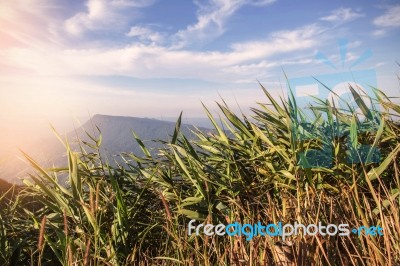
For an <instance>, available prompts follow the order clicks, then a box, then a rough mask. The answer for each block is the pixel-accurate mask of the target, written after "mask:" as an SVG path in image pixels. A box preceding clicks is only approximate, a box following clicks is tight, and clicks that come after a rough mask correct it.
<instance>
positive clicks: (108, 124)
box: [0, 115, 211, 183]
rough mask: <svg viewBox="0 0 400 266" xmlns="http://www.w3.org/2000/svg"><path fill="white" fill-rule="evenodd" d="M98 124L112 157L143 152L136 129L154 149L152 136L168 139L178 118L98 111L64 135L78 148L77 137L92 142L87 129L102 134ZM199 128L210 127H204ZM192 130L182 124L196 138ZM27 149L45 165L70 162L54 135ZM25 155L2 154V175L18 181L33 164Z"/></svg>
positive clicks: (147, 144) (106, 151)
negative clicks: (132, 115) (108, 113)
mask: <svg viewBox="0 0 400 266" xmlns="http://www.w3.org/2000/svg"><path fill="white" fill-rule="evenodd" d="M96 126H97V127H98V128H99V129H100V131H101V135H102V144H101V151H102V153H103V154H105V155H106V156H107V157H108V158H109V160H110V161H112V160H113V158H112V156H113V155H118V154H121V153H122V152H132V153H134V154H138V155H142V154H143V153H142V151H141V149H140V147H139V145H138V144H137V142H136V141H135V139H134V137H133V133H132V132H133V131H134V132H135V133H136V134H137V135H138V136H139V138H140V139H141V140H142V141H143V142H144V144H145V145H146V146H147V147H148V148H149V149H153V150H155V149H157V148H159V147H160V143H158V142H154V141H153V140H165V141H166V140H169V139H171V136H172V135H173V132H174V129H175V122H169V121H161V120H157V119H151V118H137V117H125V116H109V115H95V116H93V117H92V119H91V120H89V121H87V122H86V123H85V124H83V125H82V126H81V127H79V128H77V129H76V130H74V131H72V132H70V133H68V134H66V136H63V138H66V139H68V142H69V143H70V145H71V147H73V148H75V149H76V148H77V145H76V143H77V141H76V140H77V138H80V139H82V140H84V141H88V142H90V138H89V137H88V136H87V135H86V133H85V131H86V132H88V133H90V134H93V135H95V136H98V135H99V133H98V131H97V129H96ZM199 129H200V130H203V131H211V130H210V129H207V128H203V127H200V128H199ZM192 130H195V127H194V126H192V125H188V124H182V125H181V132H182V133H184V134H185V136H186V137H188V138H189V139H192V138H194V135H193V133H192ZM24 152H26V153H28V154H29V155H30V156H31V157H33V158H34V159H35V160H37V161H38V162H39V163H40V164H41V165H44V166H45V167H49V166H65V165H67V159H66V156H65V155H66V152H65V148H64V147H63V145H62V144H61V142H60V141H59V140H58V139H57V138H56V137H55V136H54V138H52V139H44V140H41V141H35V142H34V143H31V145H30V146H29V147H26V148H24ZM18 157H19V158H18ZM22 157H23V156H22V155H21V154H20V155H19V156H17V155H16V153H14V154H8V155H7V156H5V157H4V156H3V160H2V161H0V178H1V179H4V180H7V181H8V182H12V183H18V182H19V181H18V178H17V177H23V176H26V173H27V172H29V170H30V166H29V165H28V164H27V163H25V162H24V161H23V160H22V159H21V158H22Z"/></svg>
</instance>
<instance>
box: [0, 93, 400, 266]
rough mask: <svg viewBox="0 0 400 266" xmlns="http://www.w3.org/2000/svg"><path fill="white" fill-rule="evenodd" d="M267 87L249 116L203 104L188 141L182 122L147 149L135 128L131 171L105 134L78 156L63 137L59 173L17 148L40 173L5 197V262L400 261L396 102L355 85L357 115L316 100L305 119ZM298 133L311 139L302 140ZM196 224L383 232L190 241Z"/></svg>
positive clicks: (1, 231)
mask: <svg viewBox="0 0 400 266" xmlns="http://www.w3.org/2000/svg"><path fill="white" fill-rule="evenodd" d="M262 89H263V90H264V92H265V95H266V98H267V100H268V102H269V103H268V104H262V103H260V104H258V107H257V108H253V109H252V111H253V116H252V117H251V118H248V117H246V116H245V115H243V114H241V115H240V116H239V115H237V114H235V113H233V112H232V111H231V110H230V109H229V107H228V106H227V105H226V104H225V103H224V102H222V103H220V104H218V105H219V108H220V110H221V112H220V114H221V116H222V118H220V119H221V121H216V120H215V118H214V117H213V116H212V115H211V113H210V112H209V111H208V110H207V108H206V107H205V112H206V114H207V115H208V117H209V119H210V121H211V122H212V124H213V125H214V127H215V128H214V131H213V133H205V132H201V131H197V132H195V134H196V139H195V140H194V141H189V140H188V139H187V138H186V137H185V136H184V135H183V134H181V132H180V122H181V119H180V118H179V119H178V121H177V123H176V129H175V132H174V134H173V136H171V139H170V140H169V141H168V142H163V148H162V149H160V150H158V151H157V154H156V155H154V154H155V153H153V152H151V151H149V150H148V149H147V148H146V146H145V145H144V144H143V142H142V141H141V140H140V139H138V138H137V137H136V136H135V135H133V137H132V138H133V139H136V141H137V143H138V144H139V145H140V147H141V149H142V151H143V154H142V155H138V154H121V156H122V158H123V159H124V160H125V163H126V164H127V165H128V167H122V166H120V167H114V168H112V167H110V164H108V163H107V160H106V158H103V156H102V154H101V153H100V146H101V142H102V139H101V133H100V131H98V132H94V133H90V134H89V133H88V136H89V137H90V139H91V142H90V143H89V142H85V143H83V142H82V143H81V145H80V150H78V151H73V150H72V149H71V148H70V146H69V144H68V142H67V141H66V140H65V141H63V143H64V145H65V149H66V152H67V154H68V165H66V166H65V167H64V168H56V169H43V168H42V167H41V166H40V165H38V164H37V163H36V162H35V161H34V160H33V159H32V158H30V157H29V155H27V154H25V156H26V158H27V160H29V161H30V162H31V164H32V166H33V169H34V170H35V174H32V175H31V176H30V178H29V179H26V180H25V181H24V182H25V186H24V187H23V188H22V190H21V191H20V192H19V193H18V194H17V195H16V196H15V197H11V198H10V197H2V198H1V201H2V203H3V204H4V205H3V206H5V207H4V208H2V209H1V210H0V216H1V217H0V218H1V219H0V250H3V251H4V252H1V255H0V263H2V264H4V265H149V264H152V265H155V264H157V265H400V235H399V233H398V232H400V213H399V205H400V177H399V173H400V172H399V171H400V170H399V157H398V153H399V151H400V125H399V123H398V122H396V121H397V117H398V116H399V115H400V105H397V104H395V103H393V102H392V101H391V100H390V99H389V98H388V97H387V96H386V95H385V94H384V93H383V92H381V91H379V90H375V97H374V99H372V98H371V99H370V100H374V101H377V102H378V103H379V104H380V106H381V109H380V110H377V109H374V108H372V109H369V108H365V107H366V103H365V102H364V100H363V99H364V97H359V96H360V95H359V94H357V92H356V91H355V90H353V96H354V97H355V99H356V102H357V104H358V106H359V107H360V110H361V111H362V114H357V113H356V112H355V110H352V111H351V112H345V111H343V110H340V109H339V108H337V107H335V106H332V105H330V103H329V102H326V101H322V100H320V101H318V100H317V103H318V104H317V105H316V106H315V108H314V109H313V110H314V114H315V119H314V120H313V121H315V122H314V123H313V124H310V123H306V122H305V121H306V120H305V114H304V113H303V112H302V110H300V109H299V108H297V106H296V102H295V99H294V98H293V97H289V100H288V101H283V100H282V102H281V103H278V102H276V101H275V99H274V98H272V96H271V95H270V94H269V93H268V91H267V90H265V89H264V88H262ZM361 115H362V116H364V117H366V118H365V120H361ZM322 116H326V117H327V119H320V118H321V117H322ZM221 124H222V125H223V126H220V125H221ZM365 125H368V128H370V129H371V128H372V129H374V130H362V129H363V126H365ZM307 127H308V128H310V127H311V128H313V129H315V130H314V131H316V132H319V133H317V134H319V135H317V136H314V137H313V138H307V137H304V138H299V134H306V133H307ZM339 129H340V130H339ZM338 130H339V131H338ZM338 132H345V133H344V134H338ZM317 137H318V138H319V140H318V139H315V138H317ZM363 144H369V145H370V147H369V148H368V149H367V150H366V152H364V153H363V154H360V153H357V152H355V153H354V151H357V150H358V148H360V147H365V145H364V146H363ZM321 147H329V148H328V151H330V152H331V153H332V156H333V158H332V159H333V160H332V165H331V166H330V167H326V166H324V165H323V164H322V165H319V166H316V167H309V166H310V163H312V162H311V161H310V160H308V159H307V158H310V157H308V155H307V154H311V155H312V153H313V152H312V150H317V149H321ZM376 149H379V151H380V160H378V161H376V160H372V153H373V151H376ZM354 156H355V157H354ZM348 158H353V159H352V160H348ZM357 158H358V159H359V161H360V160H361V161H365V163H355V161H354V160H356V159H357ZM307 166H308V167H307ZM62 180H66V184H67V185H64V182H63V181H62ZM191 219H196V220H197V221H198V222H207V223H213V224H218V223H224V224H227V223H232V222H236V221H237V222H240V223H242V224H243V223H251V224H252V223H257V222H258V221H260V222H262V223H264V224H268V223H278V222H279V221H282V222H283V223H292V224H293V223H294V222H296V221H297V222H299V223H303V224H311V223H315V224H317V223H318V222H321V223H323V224H329V223H333V224H340V223H348V224H349V225H350V228H353V227H358V226H372V225H379V226H381V227H383V228H384V235H383V236H375V237H373V236H366V235H364V234H362V235H360V236H357V235H350V236H321V235H316V236H304V235H298V236H294V237H290V238H287V239H286V240H285V241H282V239H281V238H280V237H260V236H256V237H254V238H253V239H252V240H251V241H246V240H245V236H241V237H239V236H235V237H228V236H224V237H218V236H212V237H210V236H206V235H199V236H195V235H191V236H189V235H188V233H187V224H188V222H189V221H190V220H191Z"/></svg>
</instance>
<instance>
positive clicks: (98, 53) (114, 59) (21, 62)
mask: <svg viewBox="0 0 400 266" xmlns="http://www.w3.org/2000/svg"><path fill="white" fill-rule="evenodd" d="M141 30H143V29H141V28H137V29H136V30H135V31H133V32H132V34H139V33H140V31H141ZM322 31H323V29H321V28H319V27H318V26H316V25H309V26H306V27H303V28H299V29H295V30H291V31H280V32H275V33H273V34H271V36H270V37H269V38H268V39H266V40H262V41H253V42H242V43H236V44H233V45H232V46H231V49H230V51H227V52H220V51H207V52H196V51H190V50H185V49H180V50H176V49H171V48H167V47H164V46H160V45H157V44H154V43H150V44H147V45H146V44H135V45H129V46H127V47H123V48H92V49H68V50H66V49H63V50H59V49H53V50H51V49H49V50H46V51H37V50H28V49H18V48H14V49H11V50H9V51H8V52H7V53H6V54H4V55H3V56H2V58H3V59H4V60H5V61H6V62H8V63H9V64H12V65H15V66H19V67H23V68H27V69H30V70H31V71H33V72H36V73H38V74H39V75H61V76H71V75H125V76H132V77H139V78H182V77H185V78H197V79H204V80H212V81H226V80H230V81H232V82H235V80H238V79H242V78H244V77H247V76H249V75H250V76H252V77H253V78H257V73H259V72H258V71H255V72H253V73H251V72H248V73H243V74H242V76H241V75H240V73H239V74H237V73H232V72H231V71H229V69H232V67H235V66H236V65H242V64H252V63H257V62H260V61H262V60H267V59H268V58H270V57H271V56H275V55H277V54H279V53H286V52H293V51H298V50H304V49H307V48H312V47H313V46H315V45H316V44H317V43H318V42H317V40H318V39H319V38H317V35H318V34H320V33H321V32H322Z"/></svg>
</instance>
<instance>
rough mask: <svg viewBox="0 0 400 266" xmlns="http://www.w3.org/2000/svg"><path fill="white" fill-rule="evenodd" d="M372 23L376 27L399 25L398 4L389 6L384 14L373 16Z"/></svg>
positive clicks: (399, 6) (399, 9) (399, 8)
mask: <svg viewBox="0 0 400 266" xmlns="http://www.w3.org/2000/svg"><path fill="white" fill-rule="evenodd" d="M373 23H374V24H375V26H378V27H399V26H400V5H398V6H394V7H391V8H390V9H389V10H388V11H387V12H386V13H385V14H383V15H381V16H379V17H377V18H375V19H374V21H373Z"/></svg>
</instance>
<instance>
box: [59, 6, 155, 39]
mask: <svg viewBox="0 0 400 266" xmlns="http://www.w3.org/2000/svg"><path fill="white" fill-rule="evenodd" d="M153 2H154V1H153V0H139V1H133V0H112V1H110V0H88V1H87V3H86V6H87V11H85V12H79V13H77V14H75V15H74V16H73V17H71V18H69V19H68V20H66V21H65V29H66V30H67V32H69V33H70V34H73V35H81V34H83V33H84V32H85V31H87V30H107V29H114V30H115V29H119V28H120V27H122V26H123V25H124V24H125V23H126V17H124V16H123V15H122V14H121V12H122V11H123V10H124V9H126V8H142V7H146V6H149V5H151V4H152V3H153Z"/></svg>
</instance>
